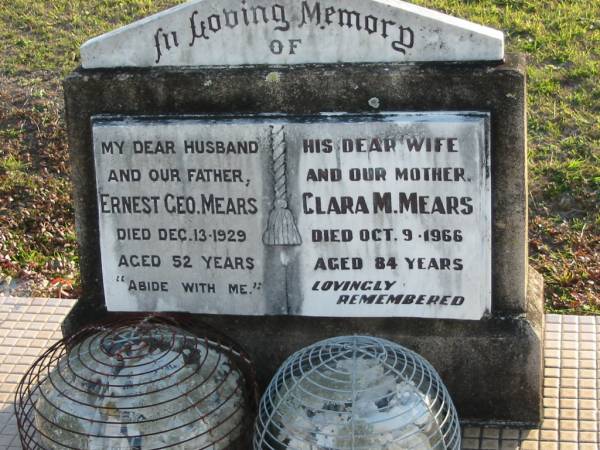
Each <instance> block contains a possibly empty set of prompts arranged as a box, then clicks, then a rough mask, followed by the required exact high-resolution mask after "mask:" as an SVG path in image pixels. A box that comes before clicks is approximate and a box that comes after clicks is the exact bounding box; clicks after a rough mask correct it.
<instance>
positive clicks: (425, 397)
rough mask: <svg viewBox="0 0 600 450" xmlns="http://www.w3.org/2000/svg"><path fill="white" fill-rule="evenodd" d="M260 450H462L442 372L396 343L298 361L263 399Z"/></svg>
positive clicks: (339, 341) (320, 352)
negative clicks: (439, 372) (441, 376)
mask: <svg viewBox="0 0 600 450" xmlns="http://www.w3.org/2000/svg"><path fill="white" fill-rule="evenodd" d="M254 449H255V450H284V449H289V450H317V449H319V450H322V449H327V450H329V449H335V450H345V449H352V450H359V449H360V450H375V449H379V450H400V449H402V450H404V449H415V450H417V449H418V450H426V449H436V450H438V449H439V450H446V449H448V450H459V449H460V426H459V422H458V416H457V413H456V409H455V408H454V405H453V404H452V400H451V398H450V395H449V394H448V391H447V390H446V388H445V386H444V384H443V382H442V381H441V379H440V377H439V375H438V374H437V372H436V371H435V369H434V368H433V367H432V366H431V365H430V364H429V363H428V362H427V361H426V360H425V359H424V358H422V357H421V356H419V355H417V354H416V353H414V352H412V351H410V350H408V349H406V348H404V347H402V346H400V345H397V344H395V343H393V342H390V341H387V340H384V339H378V338H374V337H367V336H351V337H338V338H333V339H328V340H325V341H322V342H319V343H317V344H314V345H312V346H309V347H307V348H305V349H302V350H300V351H298V352H297V353H295V354H294V355H292V356H291V357H290V358H289V359H288V360H287V361H286V362H285V363H284V364H283V365H282V367H281V368H280V369H279V371H278V372H277V374H276V375H275V377H274V378H273V380H272V382H271V384H270V385H269V387H268V388H267V391H266V392H265V394H264V395H263V397H262V400H261V403H260V407H259V413H258V417H257V422H256V427H255V435H254Z"/></svg>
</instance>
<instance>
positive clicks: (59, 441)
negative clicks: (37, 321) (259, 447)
mask: <svg viewBox="0 0 600 450" xmlns="http://www.w3.org/2000/svg"><path fill="white" fill-rule="evenodd" d="M199 330H200V331H199ZM203 334H204V335H203ZM256 404H257V389H256V382H255V372H254V368H253V366H252V364H251V362H250V361H249V359H248V358H247V356H246V355H245V353H244V352H243V351H241V350H240V349H239V348H238V347H237V345H235V344H233V343H231V342H228V341H227V340H226V339H225V338H224V337H221V336H220V335H219V334H217V333H215V332H213V331H211V330H208V329H207V328H204V327H202V328H200V327H199V326H198V325H197V324H194V323H191V322H190V321H186V320H185V319H178V320H173V319H172V318H168V317H166V316H145V317H140V316H136V317H132V318H130V319H127V320H122V321H117V322H115V321H112V322H107V323H103V324H99V325H93V326H89V327H87V328H85V329H83V330H82V331H80V332H79V333H77V334H75V335H74V336H72V337H71V338H68V339H65V340H62V341H59V342H57V343H56V344H54V345H53V346H52V347H50V348H49V349H48V350H47V351H46V352H45V353H44V354H43V355H42V356H40V357H39V358H38V359H37V360H36V362H35V363H34V364H33V365H32V367H31V368H30V369H29V370H28V371H27V372H26V374H25V375H24V377H23V379H22V380H21V382H20V383H19V386H18V388H17V392H16V395H15V412H16V416H17V424H18V428H19V433H20V439H21V444H22V447H23V448H24V449H27V450H29V449H43V450H55V449H61V450H63V449H77V450H104V449H116V448H118V449H120V450H125V449H131V450H141V449H144V450H150V449H152V450H158V449H166V448H176V449H182V450H184V449H190V450H192V449H193V450H198V449H211V450H218V449H227V450H229V449H236V450H237V449H239V450H247V449H248V447H249V446H250V445H251V441H252V427H253V423H254V411H255V409H256Z"/></svg>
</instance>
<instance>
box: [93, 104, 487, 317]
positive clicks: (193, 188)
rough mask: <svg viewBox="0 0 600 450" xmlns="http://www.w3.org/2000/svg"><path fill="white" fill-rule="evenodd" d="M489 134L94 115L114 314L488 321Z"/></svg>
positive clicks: (349, 121)
mask: <svg viewBox="0 0 600 450" xmlns="http://www.w3.org/2000/svg"><path fill="white" fill-rule="evenodd" d="M488 121H489V118H488V115H487V114H484V113H470V112H465V113H419V114H417V113H395V114H391V113H390V114H372V115H349V114H343V115H340V114H338V115H335V114H332V115H326V114H325V115H321V116H316V117H293V116H291V117H277V116H259V117H253V118H233V117H229V118H223V117H222V118H215V119H214V120H211V119H207V118H180V119H164V118H163V119H161V118H156V119H152V120H150V119H124V118H121V119H110V118H95V119H94V125H93V134H94V155H95V162H96V180H97V185H98V211H99V220H100V242H101V252H102V268H103V278H104V288H105V297H106V302H107V305H108V308H109V309H110V310H113V311H189V312H194V313H221V314H244V315H262V314H293V315H307V316H340V317H348V316H356V317H400V316H405V317H428V318H451V319H471V320H476V319H480V318H481V317H482V316H483V315H485V314H486V312H489V310H490V307H491V260H490V252H491V240H490V230H491V213H490V171H489V170H490V166H489V137H488V129H489V123H488Z"/></svg>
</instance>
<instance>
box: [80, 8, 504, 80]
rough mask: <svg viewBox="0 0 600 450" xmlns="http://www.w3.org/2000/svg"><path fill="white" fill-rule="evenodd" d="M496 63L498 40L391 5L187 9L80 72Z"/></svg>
mask: <svg viewBox="0 0 600 450" xmlns="http://www.w3.org/2000/svg"><path fill="white" fill-rule="evenodd" d="M503 58H504V35H503V33H502V32H500V31H498V30H494V29H492V28H488V27H484V26H481V25H477V24H474V23H471V22H467V21H465V20H462V19H458V18H456V17H452V16H448V15H445V14H442V13H439V12H437V11H432V10H429V9H426V8H423V7H420V6H416V5H412V4H410V3H406V2H402V1H398V0H366V1H365V0H328V1H320V0H319V1H315V0H241V1H240V0H195V1H191V2H188V3H185V4H182V5H180V6H177V7H174V8H172V9H170V10H167V11H164V12H162V13H159V14H156V15H154V16H151V17H148V18H146V19H143V20H141V21H139V22H135V23H133V24H131V25H128V26H126V27H123V28H120V29H118V30H115V31H112V32H110V33H107V34H105V35H102V36H99V37H97V38H94V39H91V40H90V41H88V42H86V43H85V44H84V45H83V46H82V47H81V60H82V65H83V67H84V68H86V69H92V68H107V67H158V66H211V65H249V64H252V65H254V64H275V65H288V64H312V63H372V62H386V63H395V62H417V61H500V60H502V59H503Z"/></svg>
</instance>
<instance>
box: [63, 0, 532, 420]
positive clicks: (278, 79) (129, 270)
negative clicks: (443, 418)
mask: <svg viewBox="0 0 600 450" xmlns="http://www.w3.org/2000/svg"><path fill="white" fill-rule="evenodd" d="M81 55H82V67H81V68H80V69H78V70H77V71H75V72H74V73H73V74H71V75H70V76H69V77H68V78H67V79H66V81H65V85H64V86H65V96H66V110H67V123H68V128H69V139H70V147H71V154H72V163H73V177H74V183H75V201H76V208H77V229H78V238H79V242H80V246H81V255H80V265H81V275H82V288H83V294H82V298H81V299H80V301H79V303H78V305H77V307H76V308H75V310H74V311H73V313H72V315H71V316H70V317H69V318H68V320H67V322H66V323H65V331H66V332H67V333H69V332H71V331H72V330H74V329H76V328H77V327H79V326H80V325H81V324H82V323H87V322H89V321H91V320H95V319H98V318H100V317H104V316H106V315H111V314H112V315H114V316H115V317H119V316H122V315H123V314H127V313H136V312H160V313H182V314H193V317H194V318H195V319H197V320H198V321H202V322H203V323H206V324H209V325H211V326H213V327H215V328H217V329H219V330H220V331H222V332H223V333H225V334H227V335H228V336H230V337H232V338H234V339H236V340H237V341H239V342H241V343H243V344H244V345H245V346H246V348H247V350H248V352H249V353H250V355H251V356H252V357H253V359H254V360H255V362H256V364H257V366H258V376H259V380H260V381H261V383H262V384H263V385H266V383H267V382H268V380H269V379H270V377H271V376H272V375H273V374H274V372H275V370H276V368H277V367H278V366H279V365H280V364H281V363H282V362H283V360H284V359H285V358H286V357H287V356H288V355H290V354H291V353H292V352H294V351H295V350H297V349H299V348H300V347H302V346H305V345H308V344H310V343H313V342H315V341H318V340H320V339H324V338H327V337H331V336H335V335H347V334H359V333H360V334H371V335H376V336H381V337H386V338H389V339H391V340H394V341H396V342H399V343H401V344H404V345H406V346H408V347H409V348H411V349H413V350H415V351H417V352H419V353H421V354H422V355H423V356H425V357H426V358H427V359H428V360H430V361H431V362H432V363H433V365H434V366H435V367H436V369H437V370H438V371H439V373H440V374H441V376H442V378H443V379H444V381H445V382H446V384H447V385H448V388H449V391H450V393H451V395H452V396H453V399H454V400H455V402H456V405H457V408H458V411H459V414H460V415H461V417H462V418H463V419H465V420H474V421H486V420H501V421H512V422H528V423H536V422H538V421H539V420H540V416H541V370H542V369H541V367H542V347H541V336H542V331H543V313H542V308H543V306H542V304H543V301H542V283H541V281H540V277H539V275H537V274H536V273H535V272H534V271H533V270H531V269H529V270H528V267H527V205H526V202H527V176H526V173H527V172H526V128H525V118H526V94H525V69H524V61H523V59H522V57H520V56H519V55H505V54H504V39H503V35H502V33H501V32H499V31H496V30H492V29H489V28H486V27H482V26H479V25H475V24H472V23H469V22H466V21H463V20H460V19H457V18H454V17H449V16H446V15H443V14H441V13H438V12H434V11H430V10H427V9H424V8H421V7H417V6H414V5H410V4H408V3H404V2H400V1H392V0H371V1H358V0H351V1H343V2H342V1H335V0H332V1H328V2H321V1H301V2H297V1H291V0H279V1H274V0H264V1H246V0H242V1H233V0H226V1H216V0H214V1H213V0H199V1H192V2H188V3H185V4H183V5H181V6H178V7H175V8H173V9H171V10H168V11H165V12H163V13H160V14H158V15H155V16H152V17H149V18H147V19H144V20H141V21H139V22H136V23H134V24H132V25H129V26H127V27H124V28H122V29H119V30H116V31H113V32H111V33H108V34H106V35H103V36H100V37H98V38H95V39H92V40H91V41H89V42H87V43H86V44H84V45H83V46H82V49H81Z"/></svg>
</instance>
